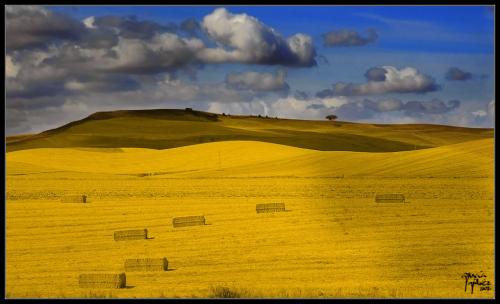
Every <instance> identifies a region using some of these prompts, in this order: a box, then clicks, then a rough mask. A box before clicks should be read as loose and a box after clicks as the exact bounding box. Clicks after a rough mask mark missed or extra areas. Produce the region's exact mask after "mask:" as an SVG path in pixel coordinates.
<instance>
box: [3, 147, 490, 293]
mask: <svg viewBox="0 0 500 304" xmlns="http://www.w3.org/2000/svg"><path fill="white" fill-rule="evenodd" d="M235 145H237V143H235ZM471 145H473V146H477V143H476V144H471ZM259 149H260V148H259ZM259 149H256V150H255V151H253V152H254V153H257V154H259V153H260V154H262V153H261V152H262V150H259ZM268 149H270V150H269V151H271V152H273V149H274V148H272V147H268ZM292 149H294V148H292ZM487 149H489V146H487ZM174 150H175V149H174ZM245 150H248V146H245ZM224 151H225V150H224ZM236 151H237V149H236ZM450 151H451V152H450V153H449V155H448V156H449V160H450V162H453V161H456V160H457V159H463V157H464V156H463V155H461V154H460V153H457V151H456V150H453V149H451V150H450ZM87 152H88V151H87ZM174 152H175V151H174ZM251 152H252V151H249V152H248V153H251ZM274 152H276V151H274ZM296 152H297V151H295V150H294V152H293V153H292V152H290V154H286V153H285V154H286V155H285V154H283V155H281V159H280V160H279V159H272V161H271V162H270V163H274V164H280V167H282V166H284V165H283V164H287V163H289V167H290V168H297V166H298V167H300V166H299V164H297V163H296V161H297V159H304V158H307V159H308V160H307V161H309V162H311V161H312V160H311V159H310V158H308V157H306V156H304V155H303V154H302V153H296ZM418 152H419V151H415V152H413V153H418ZM14 153H17V152H14ZM92 153H93V152H92ZM326 153H328V152H326ZM345 153H346V154H345V155H344V156H343V157H344V158H343V159H342V158H340V160H339V162H344V163H345V162H347V161H348V160H349V159H351V160H352V159H356V157H358V156H359V155H360V154H356V155H354V154H349V152H345ZM477 153H478V155H479V154H481V153H482V152H481V153H479V152H477ZM488 153H490V152H488ZM488 153H486V154H485V153H482V154H481V155H486V158H488V157H490V156H489V154H488ZM63 154H64V153H63ZM260 154H259V155H260ZM271 154H272V155H277V154H276V153H271ZM367 154H369V153H367ZM54 155H57V154H54ZM74 155H75V152H74V151H73V150H70V149H68V150H67V154H66V156H65V157H66V158H63V157H61V156H57V158H59V160H60V161H61V162H64V166H67V165H68V163H69V162H71V157H72V156H73V157H74ZM99 155H101V156H98V154H92V157H94V159H95V164H98V163H99V157H103V158H105V157H111V158H112V157H113V156H112V153H111V154H110V153H109V151H108V152H102V154H99ZM104 155H107V156H104ZM196 155H198V158H201V159H203V157H212V156H209V155H203V154H201V153H198V154H196ZM335 155H336V156H339V155H338V154H335ZM380 155H382V156H380ZM380 155H379V156H377V157H383V154H380ZM398 155H400V154H390V153H386V157H392V159H393V161H394V163H398V159H401V157H406V156H405V155H403V156H398ZM440 155H441V156H442V154H440ZM165 156H168V155H165ZM184 156H185V157H186V159H188V160H189V159H190V156H189V155H188V154H186V155H184ZM37 157H40V156H39V154H37V153H36V151H35V152H33V153H32V154H31V155H30V158H26V157H25V158H22V157H17V158H16V157H15V155H14V156H13V154H12V153H8V154H7V205H6V225H7V226H6V237H7V240H6V246H7V248H6V250H7V252H6V253H7V256H6V259H7V261H6V291H7V297H8V298H25V297H29V298H40V297H44V298H45V297H46V298H60V297H71V298H80V297H87V298H88V297H90V298H93V297H119V298H132V297H140V298H158V297H211V296H214V292H213V288H215V287H218V286H222V287H227V288H229V289H230V290H232V291H234V292H236V293H238V294H239V295H240V296H241V297H313V298H316V297H335V298H341V297H351V298H357V297H370V298H371V297H376V298H379V297H391V298H392V297H398V298H399V297H403V298H408V297H417V298H420V297H433V298H439V297H451V298H462V297H466V298H470V297H474V298H476V297H477V298H482V297H486V298H492V297H494V289H492V290H490V291H480V290H479V288H477V286H476V289H475V290H474V294H470V289H468V292H465V291H464V279H463V278H461V276H462V274H463V273H464V272H480V271H483V273H485V274H486V275H487V279H488V280H490V281H491V283H492V285H493V284H494V282H495V280H494V279H495V278H494V200H493V199H494V186H493V177H492V171H493V159H492V157H491V168H489V167H487V168H483V169H484V170H483V171H482V172H483V173H485V174H484V175H485V176H486V177H481V174H476V175H477V176H475V177H474V174H471V175H472V176H473V177H467V176H460V175H459V174H458V173H456V172H454V171H449V170H448V172H451V173H449V174H444V173H443V174H442V175H441V176H439V177H430V176H428V177H423V176H421V177H418V178H417V177H411V176H399V177H391V176H390V175H391V174H390V173H386V176H385V177H384V176H372V177H370V176H349V174H345V173H346V172H342V174H341V173H340V172H330V173H329V174H323V175H321V174H317V176H314V174H316V171H315V170H313V171H311V170H306V171H304V172H307V174H304V176H300V174H297V173H296V172H295V171H294V172H295V173H294V174H293V175H290V174H289V173H290V170H291V169H286V168H281V169H279V168H274V170H272V168H271V169H269V170H263V171H262V170H260V171H259V170H257V171H255V172H270V171H272V172H274V174H265V173H261V174H260V175H261V176H250V175H252V172H249V173H248V174H249V176H241V172H242V171H241V170H242V169H241V168H242V166H243V167H246V166H250V168H251V167H252V164H243V165H242V164H241V163H238V161H237V159H235V160H233V161H230V160H227V159H226V160H223V162H224V163H223V164H222V165H220V164H216V165H214V168H213V170H211V171H210V170H208V169H207V168H205V167H203V170H205V171H203V170H201V171H200V173H199V174H198V175H192V176H182V174H184V173H183V172H180V171H182V170H180V169H179V170H177V171H176V172H178V174H180V175H178V176H175V174H165V173H163V174H157V175H154V174H153V175H144V174H142V173H140V172H147V170H149V168H146V169H147V170H142V171H141V170H139V171H137V170H136V173H137V174H135V175H134V174H132V172H134V170H132V169H133V168H140V167H141V161H140V159H137V163H136V164H130V163H128V164H124V166H123V168H125V167H127V166H129V169H130V170H129V169H127V170H129V171H130V172H128V173H127V174H125V173H123V172H122V173H120V174H110V173H102V172H94V173H92V172H82V171H81V169H80V171H73V172H71V171H69V170H67V169H65V170H62V169H60V168H55V167H54V165H53V164H52V165H51V163H50V162H49V161H45V162H44V163H37V164H39V165H40V167H37V166H36V165H34V164H33V163H34V162H37V161H40V160H39V159H37ZM175 157H178V156H175ZM175 157H173V158H172V159H170V160H169V159H168V158H165V160H164V162H165V163H168V162H169V161H177V162H178V159H175ZM179 157H180V156H179ZM263 157H264V158H265V157H267V156H263ZM269 157H270V158H272V156H269ZM321 157H323V158H324V157H325V154H322V156H321ZM321 157H320V158H319V159H320V160H321V159H323V158H321ZM367 157H370V156H367ZM476 161H477V160H476ZM483 161H484V160H483ZM437 162H438V163H439V162H442V160H438V161H437ZM56 163H57V162H56ZM75 163H76V165H75V168H76V167H78V164H77V163H78V160H75ZM146 163H147V162H146ZM202 163H203V162H200V164H202ZM257 163H260V164H262V160H261V159H258V157H256V160H255V165H256V168H257V167H258V166H257ZM9 164H10V167H9ZM294 164H296V166H294ZM434 164H435V163H433V162H432V161H431V160H429V162H428V163H426V165H420V169H421V170H420V171H421V172H431V171H432V170H431V169H429V167H433V166H434ZM42 165H45V166H42ZM162 165H163V166H164V167H169V166H170V165H168V164H158V166H160V167H161V166H162ZM167 165H168V166H167ZM350 165H351V167H352V168H353V171H356V170H354V168H355V166H356V163H355V162H352V163H351V164H350ZM92 166H93V164H92V163H88V166H87V167H86V168H87V169H88V170H87V171H99V170H97V169H94V170H91V169H92ZM134 166H135V167H134ZM179 166H183V165H179ZM184 166H185V165H184ZM200 166H201V165H200ZM268 166H271V165H268ZM318 166H319V165H318ZM426 166H427V167H426ZM458 167H460V164H457V168H458ZM41 168H43V170H42V169H41ZM50 168H52V169H50ZM89 168H90V169H89ZM169 168H170V167H169ZM231 168H234V170H233V169H231ZM170 169H172V168H170ZM173 169H175V168H173ZM173 169H172V170H173ZM327 169H328V168H327ZM438 169H439V168H438ZM438 169H435V170H434V171H432V172H434V173H433V174H434V175H436V174H435V173H436V172H439V170H438ZM469 169H470V168H469ZM469 169H468V168H467V166H466V165H463V164H462V166H461V167H460V170H458V171H457V172H473V171H474V170H472V169H470V170H472V171H467V170H469ZM120 170H122V168H119V167H117V169H116V171H117V172H120ZM123 170H125V169H123ZM127 170H125V171H127ZM190 170H195V171H190V172H191V173H193V172H196V168H194V169H190ZM206 170H208V171H206ZM218 170H220V177H218V178H217V177H215V173H216V172H217V171H218ZM280 170H282V173H283V174H282V175H283V176H279V174H278V173H279V172H280ZM318 170H319V169H318ZM429 170H431V171H429ZM436 170H437V171H436ZM464 170H465V171H464ZM174 171H175V170H174ZM319 171H321V170H319ZM479 171H480V172H481V170H479ZM231 172H235V174H234V176H232V177H231V174H230V173H231ZM311 172H312V173H314V174H312V173H311ZM474 172H475V171H474ZM191 173H190V174H191ZM285 173H286V174H285ZM193 174H194V173H193ZM253 175H258V174H256V173H253ZM266 175H267V176H266ZM327 175H330V176H329V177H328V176H327ZM336 175H338V177H335V176H336ZM414 175H418V174H414ZM447 175H448V176H447ZM340 176H343V178H341V177H340ZM68 193H81V194H87V195H88V199H89V201H90V202H89V203H88V204H77V203H74V204H72V203H61V202H60V200H59V197H60V196H62V195H64V194H68ZM376 193H403V194H405V196H406V199H407V203H405V204H377V203H375V202H374V199H373V197H374V195H375V194H376ZM267 202H283V203H285V204H286V208H287V209H288V211H287V212H278V213H269V214H257V213H256V212H255V205H256V204H258V203H267ZM201 214H203V215H205V218H206V220H207V225H205V226H194V227H185V228H175V229H174V228H173V227H172V218H173V217H177V216H185V215H201ZM140 228H147V229H148V230H149V235H150V237H152V239H148V240H136V241H123V242H115V241H114V240H113V232H114V231H116V230H122V229H140ZM141 257H152V258H155V257H167V259H168V261H169V268H170V270H169V271H166V272H150V273H146V272H144V273H141V272H130V273H127V288H125V289H114V290H110V289H93V290H88V289H82V288H79V286H78V275H79V274H80V273H89V272H90V273H91V272H110V273H114V272H122V271H123V269H124V268H123V267H124V266H123V264H124V261H125V259H127V258H141ZM492 287H493V286H492Z"/></svg>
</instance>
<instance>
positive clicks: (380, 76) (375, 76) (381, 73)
mask: <svg viewBox="0 0 500 304" xmlns="http://www.w3.org/2000/svg"><path fill="white" fill-rule="evenodd" d="M385 74H387V71H386V70H385V69H384V68H379V67H375V68H370V69H368V71H366V73H365V77H366V79H368V80H371V81H385Z"/></svg>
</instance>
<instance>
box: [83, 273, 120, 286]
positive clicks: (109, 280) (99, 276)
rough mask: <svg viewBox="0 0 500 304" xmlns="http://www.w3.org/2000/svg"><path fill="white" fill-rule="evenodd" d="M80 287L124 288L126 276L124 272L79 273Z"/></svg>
mask: <svg viewBox="0 0 500 304" xmlns="http://www.w3.org/2000/svg"><path fill="white" fill-rule="evenodd" d="M78 284H79V286H80V287H81V288H125V287H126V285H127V278H126V275H125V273H124V272H122V273H119V274H114V273H87V274H81V275H80V277H79V280H78Z"/></svg>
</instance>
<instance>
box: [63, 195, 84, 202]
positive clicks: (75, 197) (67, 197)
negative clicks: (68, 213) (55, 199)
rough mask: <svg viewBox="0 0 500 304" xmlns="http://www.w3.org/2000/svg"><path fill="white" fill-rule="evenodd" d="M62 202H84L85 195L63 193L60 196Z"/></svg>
mask: <svg viewBox="0 0 500 304" xmlns="http://www.w3.org/2000/svg"><path fill="white" fill-rule="evenodd" d="M61 202H62V203H86V202H87V196H86V195H65V196H62V197H61Z"/></svg>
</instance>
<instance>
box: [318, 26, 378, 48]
mask: <svg viewBox="0 0 500 304" xmlns="http://www.w3.org/2000/svg"><path fill="white" fill-rule="evenodd" d="M367 32H368V35H367V36H366V37H362V36H361V35H360V34H359V33H358V32H355V31H350V30H338V31H331V32H328V33H325V34H323V36H322V37H323V44H324V45H325V46H330V47H337V46H343V47H350V46H363V45H366V44H368V43H373V42H375V41H377V39H378V34H377V32H376V31H375V30H374V29H368V31H367Z"/></svg>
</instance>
